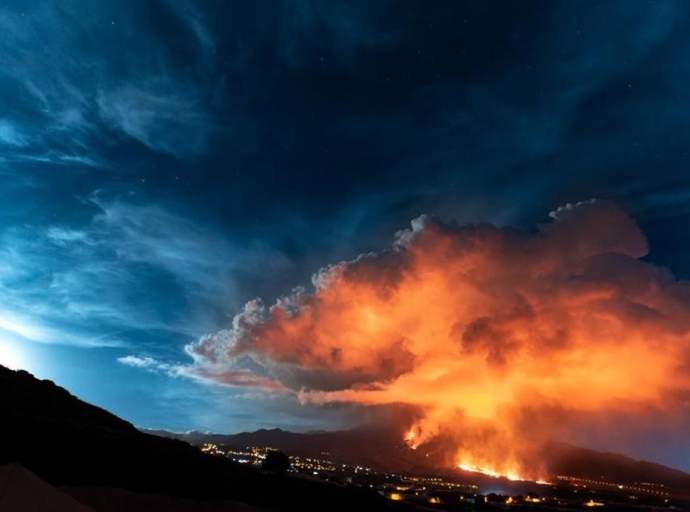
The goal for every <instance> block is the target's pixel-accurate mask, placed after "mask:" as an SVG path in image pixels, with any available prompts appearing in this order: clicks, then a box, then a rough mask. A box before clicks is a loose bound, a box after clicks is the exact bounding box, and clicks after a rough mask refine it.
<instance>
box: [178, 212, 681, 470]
mask: <svg viewBox="0 0 690 512" xmlns="http://www.w3.org/2000/svg"><path fill="white" fill-rule="evenodd" d="M646 253H647V243H646V239H645V237H644V236H643V235H642V233H641V232H640V230H639V229H638V227H637V225H636V224H635V222H634V221H633V220H632V219H631V218H630V217H629V216H628V215H626V214H625V213H624V212H622V211H621V210H620V209H618V208H617V207H616V206H614V205H611V204H608V203H601V202H596V201H587V202H584V203H580V204H577V205H568V206H567V207H563V208H560V209H558V210H557V211H555V212H553V213H552V222H551V223H550V224H548V225H546V226H544V227H542V228H541V229H540V230H539V231H537V232H533V233H521V232H517V231H515V230H512V229H507V228H505V229H501V228H496V227H494V226H490V225H478V226H465V227H461V226H457V225H455V224H449V223H443V222H440V221H438V220H434V219H430V218H426V217H421V218H419V219H416V220H415V221H413V223H412V229H410V230H406V231H402V232H400V233H398V234H397V237H396V240H395V243H394V245H393V247H392V248H391V249H390V250H388V251H385V252H382V253H376V254H366V255H363V256H360V257H359V258H358V259H356V260H354V261H351V262H343V263H339V264H337V265H333V266H331V267H328V268H326V269H323V270H321V271H320V272H319V273H317V274H316V275H315V276H314V279H313V284H314V291H313V292H307V291H306V290H304V289H299V290H296V291H294V293H292V294H291V295H289V296H287V297H284V298H282V299H280V300H279V301H278V302H277V303H276V304H275V305H273V306H272V307H270V308H266V307H265V306H264V305H263V303H262V302H261V301H260V300H254V301H251V302H249V303H248V304H247V305H246V306H245V308H244V310H243V311H242V312H241V313H240V314H238V315H237V316H236V317H235V320H234V323H233V328H232V329H229V330H226V331H221V332H219V333H216V334H214V335H210V336H206V337H204V338H202V339H201V340H199V341H198V342H197V343H194V344H192V345H190V346H188V347H187V348H188V352H189V353H190V354H191V355H192V356H193V357H194V359H195V364H196V365H197V367H198V368H199V369H200V371H201V370H207V369H208V368H214V369H215V371H214V372H210V374H213V375H221V374H222V372H221V371H220V370H222V369H224V370H227V371H237V370H238V369H247V368H249V369H251V371H252V372H254V373H256V374H257V377H260V378H257V379H255V380H253V381H248V382H257V383H261V382H273V383H274V386H273V389H275V388H276V387H278V386H280V387H282V388H283V389H286V390H288V391H289V390H291V391H289V392H294V394H295V396H296V397H297V398H298V399H299V400H300V401H301V402H302V403H303V404H311V405H320V404H327V403H336V402H346V403H355V404H361V405H363V406H370V405H371V406H373V405H378V406H381V405H396V404H398V405H399V404H404V405H406V406H408V407H412V408H414V409H415V410H416V411H417V420H416V421H415V422H414V423H413V424H412V425H404V426H402V427H401V429H400V431H401V434H400V435H401V439H405V440H406V442H407V443H408V445H409V446H411V447H413V448H416V447H419V446H421V445H424V444H425V443H428V442H430V441H432V440H434V439H442V440H443V442H444V443H445V446H446V450H445V451H446V454H447V460H446V461H445V463H446V464H448V465H450V466H455V467H460V468H462V469H466V470H468V471H478V472H482V473H485V474H490V475H503V476H506V477H508V478H511V479H520V478H530V479H537V478H543V477H545V476H546V475H545V472H546V471H545V468H542V467H540V466H539V464H538V463H537V462H535V461H539V460H540V457H541V456H542V455H543V454H542V453H541V452H540V451H539V446H538V445H536V444H534V443H531V442H529V441H528V440H535V439H541V438H547V437H549V436H551V432H552V431H554V430H558V428H557V427H560V426H563V425H565V424H566V422H568V421H569V420H570V419H572V418H573V417H574V416H578V415H579V416H582V415H588V414H597V415H606V414H608V413H609V412H612V411H613V412H621V413H625V414H632V415H635V414H638V413H642V412H643V411H646V410H649V408H657V409H664V410H672V408H673V407H675V406H677V405H678V404H679V403H680V401H681V400H682V397H683V396H684V393H685V394H687V393H688V392H689V391H690V379H689V378H688V374H689V373H690V372H689V368H690V285H689V284H687V283H684V282H679V281H676V280H675V278H674V277H673V276H672V275H671V274H670V273H669V272H668V271H666V270H665V269H662V268H659V267H656V266H654V265H651V264H649V263H646V262H643V261H641V260H640V258H641V257H642V256H644V255H645V254H646ZM248 362H250V363H251V364H249V365H248V364H247V363H248ZM219 369H220V370H219ZM206 374H209V372H208V371H207V372H206ZM685 396H687V395H685ZM404 432H406V433H404Z"/></svg>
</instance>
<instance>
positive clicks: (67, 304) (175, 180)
mask: <svg viewBox="0 0 690 512" xmlns="http://www.w3.org/2000/svg"><path fill="white" fill-rule="evenodd" d="M0 45H1V48H2V51H0V69H1V70H2V71H0V100H1V105H2V110H1V111H0V204H1V205H2V207H1V208H0V363H3V364H6V365H9V366H11V367H15V368H25V369H27V370H29V371H31V372H32V373H34V374H36V375H37V376H39V377H41V378H48V379H51V380H54V381H56V382H57V383H58V384H60V385H62V386H64V387H66V388H67V389H68V390H69V391H70V392H72V393H73V394H75V395H77V396H79V397H80V398H82V399H84V400H87V401H89V402H91V403H94V404H97V405H99V406H101V407H104V408H106V409H108V410H110V411H112V412H114V413H116V414H118V415H120V416H122V417H123V418H125V419H127V420H129V421H131V422H133V423H135V424H136V425H138V426H141V427H150V428H167V429H170V430H177V431H185V430H190V429H198V430H212V431H220V432H235V431H242V430H254V429H257V428H262V427H265V428H272V427H282V428H286V429H292V430H298V431H304V430H313V429H325V428H339V427H345V426H350V425H353V424H356V423H357V419H358V414H359V412H361V411H360V410H359V409H358V408H357V407H349V406H344V405H337V404H335V405H334V404H331V405H327V406H323V407H319V406H314V405H300V404H299V403H298V401H297V400H296V399H294V397H287V396H286V395H285V394H284V393H281V392H280V390H272V389H271V388H270V386H263V387H262V386H253V385H250V386H248V387H247V386H244V385H239V386H238V385H234V384H237V382H235V381H233V382H232V383H231V384H233V385H229V386H228V385H226V384H227V383H226V384H223V383H219V381H218V379H213V378H206V377H205V376H204V375H203V374H200V373H199V372H198V371H192V370H190V368H192V367H193V365H194V364H200V363H199V360H197V361H196V363H195V361H194V360H193V358H192V357H191V355H194V354H192V353H191V352H190V349H189V346H190V344H194V343H195V342H197V341H198V340H199V339H201V338H203V337H204V336H206V335H209V334H213V333H218V332H219V331H223V330H224V329H228V328H230V327H231V326H232V325H233V318H234V317H235V315H236V314H237V313H239V312H240V311H242V309H243V307H244V305H245V304H246V303H247V302H248V301H250V300H252V299H255V298H257V297H261V298H263V300H264V302H265V303H266V304H267V305H270V304H273V303H274V302H275V301H276V300H277V299H278V298H279V297H281V296H285V295H286V294H289V293H290V292H291V291H292V290H293V289H295V288H296V287H300V286H304V287H306V288H307V289H309V287H311V286H312V285H311V283H312V275H313V274H315V273H316V272H318V271H319V269H322V268H325V267H328V266H329V265H332V264H334V263H338V262H340V261H349V260H354V259H356V258H357V257H358V256H359V255H361V254H365V253H371V252H377V253H378V252H380V251H385V250H386V249H388V248H390V247H391V243H392V241H393V239H394V236H395V233H396V232H398V231H400V230H404V229H407V228H409V226H410V222H411V221H412V220H413V219H415V218H417V217H419V216H420V215H421V214H428V215H430V216H434V217H437V218H438V219H441V221H440V222H451V221H455V222H457V224H458V225H460V226H462V225H466V224H474V223H489V224H493V225H495V226H498V227H511V228H515V229H516V230H519V231H521V232H526V233H535V232H537V231H538V229H539V226H543V225H544V224H546V223H548V222H549V221H550V217H549V213H550V212H552V211H554V210H557V209H558V208H559V207H560V206H563V205H566V204H568V203H572V204H575V203H578V202H581V201H589V200H590V199H592V198H595V199H596V200H597V201H602V202H605V203H606V204H609V202H610V203H612V204H613V203H615V204H616V205H618V207H620V208H621V209H622V210H624V211H625V212H627V214H629V215H630V217H632V218H633V219H635V221H636V222H637V225H638V226H639V228H640V230H641V231H642V232H643V233H644V234H645V235H646V237H647V240H648V244H649V253H648V254H647V255H645V256H644V257H643V258H642V260H643V261H645V262H648V263H651V264H654V265H656V266H660V267H665V268H667V269H668V270H669V271H670V272H672V273H673V274H674V275H675V277H676V278H677V279H679V280H685V279H690V235H689V233H690V232H689V231H688V229H687V226H688V225H689V223H690V168H689V167H690V3H688V2H686V1H684V0H679V1H665V0H654V1H637V0H627V1H567V0H562V1H558V2H555V1H531V0H530V1H524V0H523V1H506V2H498V1H496V2H493V1H483V0H476V1H456V0H452V1H451V0H448V1H445V0H438V1H430V2H418V1H388V0H377V1H375V2H374V1H371V0H362V1H354V0H329V1H322V0H292V1H291V0H270V1H264V0H253V1H244V2H240V1H212V0H208V1H198V2H195V1H192V0H189V1H183V0H159V1H154V0H147V1H141V0H123V1H117V2H112V1H106V0H103V1H97V0H94V1H88V2H87V1H77V0H54V1H42V2H26V1H24V0H22V1H18V0H8V1H4V2H2V6H0ZM185 347H187V349H185ZM250 363H251V362H248V363H247V364H246V365H245V366H246V368H244V369H243V370H241V371H246V372H249V370H252V368H251V364H250ZM247 368H249V370H247ZM238 371H239V370H238ZM255 373H256V372H255ZM255 373H252V374H250V373H247V374H246V375H245V374H244V373H238V374H237V375H235V377H236V378H238V379H242V378H246V379H250V380H251V379H257V378H261V376H259V377H257V376H256V375H255ZM258 373H259V374H260V373H261V372H258ZM250 384H253V383H250ZM689 410H690V409H689ZM686 411H687V410H686ZM362 414H363V415H365V414H366V413H362ZM689 418H690V413H688V414H686V416H685V419H677V421H678V422H679V423H678V424H677V425H676V426H672V427H671V431H672V432H676V433H677V434H678V435H676V436H675V437H673V435H669V434H668V432H665V433H664V434H663V435H661V434H659V431H658V428H659V425H658V423H657V422H654V421H650V420H646V421H641V422H640V425H638V426H639V430H635V431H631V432H629V433H628V434H622V435H621V438H620V439H614V440H611V439H604V438H595V439H590V440H589V444H590V446H594V447H596V448H608V449H611V450H624V449H626V450H627V452H626V453H631V454H632V455H634V456H638V457H644V458H647V459H650V460H656V461H660V462H663V463H665V464H669V465H673V466H676V467H680V468H683V469H685V470H690V446H688V444H687V442H686V441H683V440H682V439H683V436H682V435H681V434H682V433H681V431H682V430H683V429H685V428H686V426H687V425H689V424H690V419H689ZM674 421H676V420H674ZM674 425H675V424H674ZM626 436H627V437H626ZM662 437H663V438H662ZM616 443H618V444H616ZM631 444H633V445H634V446H635V447H636V448H635V450H633V451H632V452H631V451H630V450H629V449H627V447H628V446H630V445H631Z"/></svg>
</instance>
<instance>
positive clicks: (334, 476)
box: [200, 443, 690, 511]
mask: <svg viewBox="0 0 690 512" xmlns="http://www.w3.org/2000/svg"><path fill="white" fill-rule="evenodd" d="M200 448H201V450H202V451H203V452H204V453H207V454H210V455H216V456H219V457H226V458H229V459H231V460H233V461H235V462H237V463H239V464H247V465H249V466H253V467H257V468H263V469H267V467H266V461H267V460H268V459H269V458H270V456H271V454H272V453H275V452H278V450H276V449H274V448H271V447H266V446H247V447H242V448H238V447H233V446H225V445H217V444H213V443H205V444H203V445H201V446H200ZM281 454H282V453H281ZM329 455H330V454H329V453H328V452H321V453H320V455H319V456H318V457H305V456H289V457H288V456H285V457H286V460H289V464H286V467H285V472H286V473H289V474H291V475H293V476H297V477H300V478H307V479H311V480H321V481H328V482H331V483H333V484H335V485H340V486H352V487H360V488H370V489H374V490H376V491H377V492H378V493H379V494H380V495H382V496H384V497H386V498H388V499H390V500H392V501H405V502H409V503H411V504H416V505H424V506H425V507H432V508H437V509H439V510H448V509H452V510H475V509H479V508H482V509H484V508H501V509H503V510H508V509H511V508H516V507H519V508H524V507H526V506H529V507H533V508H541V509H550V510H555V509H569V510H591V509H601V510H607V509H611V510H614V509H615V510H628V509H629V510H637V509H639V510H680V511H690V501H683V500H678V499H673V498H672V496H671V493H670V490H669V488H668V487H666V486H665V485H663V484H659V483H653V482H639V483H636V484H634V485H630V484H627V485H625V484H621V483H616V482H610V481H606V480H603V479H602V480H591V479H583V478H578V477H573V476H567V475H559V476H557V477H556V478H555V479H554V481H553V482H539V483H537V482H524V484H525V485H520V484H519V483H515V482H509V481H507V480H506V479H503V478H492V479H488V481H487V477H486V476H484V475H482V478H481V479H479V480H478V481H477V482H471V481H467V478H468V477H467V475H466V473H464V472H463V473H458V475H457V478H452V475H449V474H447V473H446V474H443V475H440V474H439V475H417V474H402V473H392V472H381V471H377V470H375V469H372V468H370V467H365V466H352V465H348V464H342V463H337V462H334V461H332V460H330V459H329V458H328V457H329Z"/></svg>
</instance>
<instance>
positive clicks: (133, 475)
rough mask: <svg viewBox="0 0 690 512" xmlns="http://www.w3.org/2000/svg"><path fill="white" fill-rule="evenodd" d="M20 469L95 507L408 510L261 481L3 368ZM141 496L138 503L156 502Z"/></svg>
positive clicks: (8, 435) (340, 491)
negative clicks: (173, 501) (189, 503)
mask: <svg viewBox="0 0 690 512" xmlns="http://www.w3.org/2000/svg"><path fill="white" fill-rule="evenodd" d="M14 463H16V464H21V465H22V466H23V467H25V468H27V470H29V471H30V472H32V473H34V474H35V475H37V476H38V477H39V478H41V479H43V480H45V481H47V482H49V483H50V484H52V485H54V486H62V487H68V488H70V489H73V491H72V492H73V493H77V494H78V495H79V497H83V496H86V497H88V500H86V501H88V502H89V503H90V504H97V503H99V500H101V499H103V500H105V501H108V500H107V499H105V498H101V497H103V496H106V497H107V496H110V495H113V496H115V495H118V496H125V495H127V496H129V495H130V494H131V492H135V493H148V494H151V495H159V496H175V497H179V498H185V499H194V500H199V499H203V500H233V501H236V502H244V503H249V504H250V505H252V506H254V507H261V508H265V509H271V510H285V511H287V510H301V511H305V512H307V511H321V510H324V509H328V510H335V511H338V510H343V511H344V510H348V511H350V510H382V511H404V510H409V508H408V507H407V506H406V505H405V504H400V503H394V502H391V501H389V500H386V499H385V498H383V497H382V496H379V495H377V494H375V493H374V492H373V491H369V490H356V489H349V488H345V487H337V486H335V485H332V484H328V483H322V482H315V481H309V480H304V479H296V478H292V477H289V476H280V475H271V474H265V473H261V472H260V471H258V470H256V469H254V468H248V467H245V466H243V465H240V464H235V463H233V462H232V461H229V460H227V459H223V458H220V457H213V456H210V455H206V454H203V453H202V452H201V451H200V450H199V449H198V448H196V447H194V446H192V445H190V444H188V443H187V442H184V441H180V440H175V439H166V438H163V437H160V436H154V435H150V434H147V433H143V432H140V431H138V430H137V429H136V428H134V427H133V426H132V425H131V424H130V423H128V422H126V421H124V420H122V419H120V418H118V417H117V416H115V415H113V414H111V413H109V412H107V411H105V410H103V409H100V408H98V407H95V406H93V405H90V404H88V403H86V402H83V401H81V400H79V399H78V398H76V397H74V396H72V395H71V394H70V393H68V392H67V391H66V390H64V389H63V388H61V387H59V386H57V385H55V384H54V383H53V382H50V381H45V380H38V379H36V378H35V377H33V376H32V375H30V374H29V373H27V372H24V371H12V370H9V369H7V368H5V367H3V366H0V466H2V465H4V464H14ZM97 488H101V489H102V490H101V491H97V490H96V489H97ZM105 488H110V489H113V490H114V489H126V490H127V491H128V492H129V493H130V494H127V493H123V492H119V491H118V492H119V494H118V492H115V491H113V492H110V491H107V489H105ZM89 489H92V490H89ZM75 495H76V494H75ZM141 496H142V497H141V498H137V500H139V501H142V502H148V501H150V500H153V498H147V497H146V496H145V495H143V494H142V495H141ZM135 501H136V500H135ZM147 510H148V509H147ZM200 510H201V509H200Z"/></svg>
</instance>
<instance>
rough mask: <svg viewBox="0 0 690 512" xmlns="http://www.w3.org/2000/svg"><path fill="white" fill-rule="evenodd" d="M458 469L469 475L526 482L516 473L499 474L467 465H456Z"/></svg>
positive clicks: (489, 469) (488, 469)
mask: <svg viewBox="0 0 690 512" xmlns="http://www.w3.org/2000/svg"><path fill="white" fill-rule="evenodd" d="M458 468H460V469H462V470H463V471H469V472H471V473H481V474H482V475H487V476H491V477H494V478H507V479H508V480H513V481H522V480H526V479H525V478H521V477H520V476H519V475H518V474H517V473H505V474H504V473H499V472H498V471H494V470H493V469H491V468H482V467H479V466H472V465H468V464H458Z"/></svg>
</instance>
